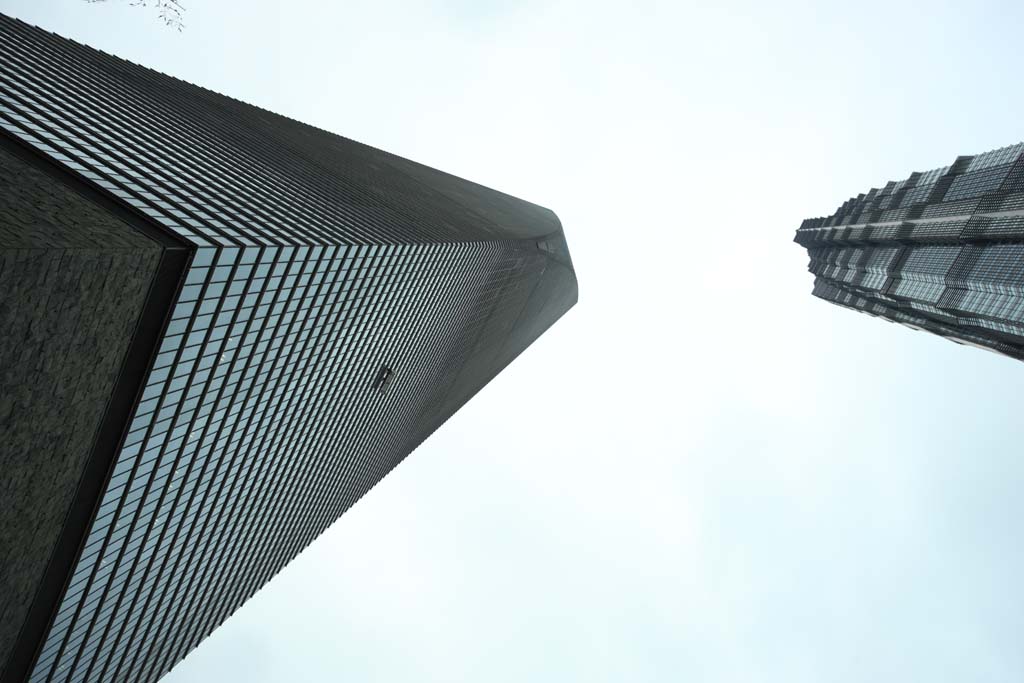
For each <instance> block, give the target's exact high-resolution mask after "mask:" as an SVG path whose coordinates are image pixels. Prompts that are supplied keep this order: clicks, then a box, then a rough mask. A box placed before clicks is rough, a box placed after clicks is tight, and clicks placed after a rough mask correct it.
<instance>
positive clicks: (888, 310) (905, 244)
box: [796, 143, 1024, 359]
mask: <svg viewBox="0 0 1024 683" xmlns="http://www.w3.org/2000/svg"><path fill="white" fill-rule="evenodd" d="M796 242H798V243H799V244H801V245H802V246H804V247H806V248H807V252H808V254H810V257H811V262H810V266H809V269H810V271H811V272H812V273H814V275H815V279H814V295H815V296H817V297H821V298H822V299H825V300H826V301H831V302H832V303H835V304H838V305H840V306H845V307H847V308H852V309H854V310H858V311H863V312H865V313H870V314H872V315H876V316H879V317H882V318H886V319H888V320H892V321H895V322H899V323H903V324H905V325H908V326H909V327H913V328H915V329H922V330H928V331H929V332H933V333H935V334H939V335H942V336H943V337H947V338H948V339H951V340H953V341H956V342H959V343H962V344H970V345H974V346H981V347H984V348H987V349H991V350H993V351H996V352H999V353H1002V354H1005V355H1007V356H1012V357H1013V358H1018V359H1024V143H1022V144H1018V145H1013V146H1011V147H1003V148H1002V149H997V150H994V151H991V152H986V153H984V154H979V155H977V156H967V157H957V159H956V160H955V161H954V162H953V163H952V164H950V165H949V166H945V167H943V168H936V169H933V170H931V171H925V172H924V173H912V174H910V177H909V178H907V179H905V180H900V181H898V182H897V181H892V182H889V183H888V184H886V185H885V187H883V188H881V189H878V188H874V189H872V190H870V191H869V192H868V193H867V194H860V195H857V196H856V197H854V198H852V199H850V200H849V201H847V202H846V203H845V204H843V205H842V206H840V207H839V209H838V210H837V211H836V212H835V213H834V214H832V215H831V216H828V217H827V218H812V219H808V220H805V221H804V222H803V224H802V225H801V226H800V228H799V229H798V230H797V232H796Z"/></svg>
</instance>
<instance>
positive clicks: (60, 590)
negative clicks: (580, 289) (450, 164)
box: [0, 16, 577, 683]
mask: <svg viewBox="0 0 1024 683" xmlns="http://www.w3.org/2000/svg"><path fill="white" fill-rule="evenodd" d="M0 143H2V144H0V162H2V163H0V173H2V179H3V182H4V193H3V204H0V212H2V213H0V221H2V223H0V287H3V300H2V301H0V325H2V326H3V327H2V334H3V336H2V337H0V362H2V363H3V365H2V368H0V369H2V375H0V382H2V383H3V384H2V386H0V444H3V445H2V448H3V452H2V456H0V457H2V462H0V465H2V466H3V467H4V471H5V477H4V479H3V482H2V486H3V487H4V489H3V490H0V494H3V495H4V496H5V500H7V501H13V504H12V505H10V506H7V507H6V508H5V509H4V510H3V511H2V512H0V553H2V554H3V556H2V557H0V590H2V591H3V597H2V600H3V602H2V604H0V614H2V616H3V621H4V624H3V626H2V627H0V657H2V660H0V663H2V666H4V669H3V676H4V680H30V681H32V682H33V683H35V682H39V683H42V682H43V681H93V680H102V681H107V680H110V681H121V680H155V679H157V678H159V677H160V676H161V675H163V674H164V673H165V672H167V671H168V670H169V669H170V668H171V667H172V666H173V665H174V664H175V663H177V662H178V661H180V660H181V659H182V658H183V657H184V656H185V655H186V654H187V653H188V652H189V651H190V650H191V649H192V648H194V647H195V646H196V645H197V644H198V643H199V642H200V641H201V640H202V639H203V638H204V637H205V636H206V635H208V634H209V633H210V632H211V631H212V630H213V629H214V628H215V627H216V626H217V625H218V624H220V623H221V622H223V621H224V620H225V619H226V618H227V617H228V616H229V615H230V614H231V613H232V612H233V611H234V610H236V609H237V608H238V607H239V606H240V605H241V604H242V603H243V602H245V600H246V599H248V598H249V597H250V596H251V595H252V594H253V593H254V592H255V591H256V590H258V589H259V588H260V587H261V586H262V585H263V584H265V583H266V582H267V581H268V580H269V579H270V578H271V577H273V576H274V574H276V573H277V572H278V571H279V570H280V569H281V568H282V567H283V566H284V565H285V564H286V563H287V562H288V561H290V560H291V559H292V558H293V557H295V555H296V554H297V553H298V552H300V551H301V550H302V549H303V548H304V547H305V546H306V545H308V544H309V543H310V542H311V541H312V540H313V539H314V538H316V537H317V536H318V535H319V534H320V533H321V532H322V531H324V529H326V528H327V526H328V525H330V524H331V523H332V522H334V521H335V520H336V519H337V518H338V517H339V516H340V515H341V514H342V513H343V512H344V511H345V510H346V509H347V508H349V507H350V506H351V505H352V504H353V503H354V502H355V501H356V500H358V499H359V498H360V497H361V496H362V495H363V494H365V493H366V492H367V491H368V490H369V489H370V488H371V487H372V486H373V485H374V484H376V483H377V482H378V481H379V480H380V479H381V478H382V477H383V476H384V475H385V474H386V473H387V472H388V471H390V470H391V469H392V468H393V467H395V466H396V465H397V464H398V463H399V462H400V461H401V460H402V459H403V458H404V457H405V456H406V455H408V454H409V453H410V452H411V451H412V450H413V449H415V448H416V447H417V445H419V444H420V443H421V442H422V441H423V440H424V439H425V438H426V437H427V436H429V435H430V434H431V433H432V432H433V431H434V430H435V429H437V428H438V427H439V426H440V425H441V424H442V423H443V422H444V421H445V420H447V419H448V418H449V417H451V415H452V414H453V413H454V412H455V411H456V410H458V409H459V407H461V406H462V405H463V404H464V403H465V402H466V401H467V400H469V398H471V397H472V396H473V395H474V394H475V393H476V392H477V391H479V390H480V389H481V388H482V387H483V386H484V385H485V384H486V383H487V382H488V381H490V380H491V379H492V378H493V377H494V376H495V375H496V374H497V373H498V372H500V371H501V370H502V369H503V368H504V367H505V366H506V365H507V364H508V363H509V362H511V361H512V360H513V359H514V358H515V357H516V356H517V355H518V354H519V353H521V352H522V351H523V350H524V349H525V348H526V347H527V346H529V345H530V344H531V343H532V342H533V341H534V340H535V339H536V338H537V337H538V336H539V335H540V334H542V333H543V332H544V330H546V329H547V328H548V327H549V326H551V325H552V324H553V323H554V322H555V321H556V320H557V319H558V318H559V317H560V316H561V315H562V314H564V313H565V311H567V310H568V309H569V308H570V307H571V306H572V305H573V304H574V303H575V302H576V299H577V283H576V276H575V272H574V270H573V266H572V261H571V259H570V256H569V251H568V248H567V246H566V242H565V238H564V234H563V231H562V228H561V225H560V223H559V221H558V219H557V217H556V216H555V215H554V214H553V213H552V212H551V211H549V210H547V209H545V208H542V207H539V206H536V205H534V204H530V203H528V202H525V201H522V200H520V199H516V198H514V197H511V196H508V195H505V194H502V193H500V192H497V191H494V190H491V189H488V188H485V187H482V186H480V185H477V184H475V183H472V182H469V181H466V180H462V179H460V178H456V177H454V176H451V175H448V174H446V173H443V172H441V171H437V170H434V169H431V168H428V167H426V166H423V165H420V164H417V163H414V162H411V161H408V160H406V159H403V158H400V157H397V156H395V155H391V154H388V153H385V152H382V151H380V150H377V149H374V148H372V147H369V146H366V145H362V144H359V143H356V142H354V141H351V140H348V139H345V138H342V137H340V136H337V135H334V134H331V133H328V132H325V131H322V130H319V129H316V128H313V127H311V126H307V125H304V124H301V123H298V122H296V121H293V120H291V119H288V118H286V117H283V116H279V115H277V114H274V113H271V112H268V111H265V110H262V109H259V108H257V107H253V106H250V105H247V104H244V103H242V102H238V101H236V100H233V99H231V98H228V97H225V96H222V95H219V94H216V93H213V92H210V91H208V90H204V89H202V88H199V87H196V86H193V85H190V84H187V83H184V82H181V81H178V80H176V79H173V78H170V77H168V76H165V75H163V74H159V73H156V72H154V71H151V70H148V69H145V68H143V67H140V66H137V65H135V64H132V63H129V62H126V61H123V60H120V59H117V58H115V57H112V56H109V55H106V54H104V53H101V52H99V51H97V50H93V49H91V48H88V47H85V46H82V45H79V44H77V43H74V42H72V41H69V40H66V39H64V38H60V37H58V36H55V35H53V34H51V33H47V32H45V31H43V30H40V29H38V28H35V27H31V26H28V25H26V24H24V23H22V22H19V21H17V20H14V19H11V18H8V17H2V16H0Z"/></svg>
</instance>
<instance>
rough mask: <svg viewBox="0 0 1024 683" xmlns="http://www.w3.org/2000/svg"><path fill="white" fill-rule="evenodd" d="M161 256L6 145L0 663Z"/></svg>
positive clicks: (0, 213) (0, 356)
mask: <svg viewBox="0 0 1024 683" xmlns="http://www.w3.org/2000/svg"><path fill="white" fill-rule="evenodd" d="M161 253H162V247H161V246H160V245H159V244H157V243H156V242H155V241H153V240H151V239H149V238H148V237H146V236H144V235H142V234H141V233H140V232H139V231H138V230H136V229H135V228H133V227H132V226H131V225H129V224H128V223H126V222H125V221H124V220H122V219H121V218H120V217H118V216H115V215H113V214H112V213H110V212H109V211H107V210H105V209H104V208H103V207H101V206H99V205H97V204H96V203H94V202H93V201H92V200H90V199H88V198H86V197H85V196H83V195H81V194H79V193H77V192H76V191H74V190H73V189H71V188H70V187H69V186H67V185H66V184H65V183H64V182H62V181H61V180H58V179H57V178H56V177H54V176H51V175H50V174H48V173H46V172H44V171H42V170H39V169H38V168H36V167H35V166H34V165H33V164H31V163H29V162H27V161H25V160H24V159H22V158H20V157H19V156H17V155H14V154H12V153H11V152H9V151H7V150H5V149H3V148H0V666H2V663H3V662H5V661H7V658H8V656H9V654H10V651H11V648H12V647H13V645H14V641H15V639H16V638H17V635H18V631H19V630H20V628H21V625H22V623H23V621H24V619H25V615H26V614H27V612H28V610H29V608H30V606H31V603H32V599H33V597H34V595H35V592H36V589H37V586H38V583H39V579H40V577H41V576H42V574H43V571H44V570H45V568H46V565H47V562H48V560H49V558H50V554H51V552H52V550H53V548H54V545H55V543H56V542H57V539H58V537H59V535H60V532H61V529H62V527H63V524H64V519H65V516H66V515H67V512H68V509H69V507H70V505H71V501H72V499H73V497H74V494H75V491H76V488H77V486H78V483H79V480H80V478H81V474H82V471H83V468H84V467H85V464H86V463H87V461H88V459H89V457H90V454H91V452H92V448H93V444H94V442H95V439H96V434H97V430H98V428H99V426H100V423H101V420H102V419H103V415H104V411H105V409H106V406H107V402H108V401H109V399H110V396H111V392H112V390H113V387H114V384H115V382H116V380H117V377H118V374H119V372H120V369H121V365H122V363H123V361H124V358H125V354H126V352H127V350H128V347H129V344H130V342H131V339H132V335H133V333H134V331H135V328H136V325H137V324H138V320H139V316H140V313H141V312H142V309H143V305H144V303H145V301H146V295H147V292H148V291H149V288H150V284H151V282H152V280H153V277H154V275H155V273H156V269H157V267H158V265H159V263H160V257H161Z"/></svg>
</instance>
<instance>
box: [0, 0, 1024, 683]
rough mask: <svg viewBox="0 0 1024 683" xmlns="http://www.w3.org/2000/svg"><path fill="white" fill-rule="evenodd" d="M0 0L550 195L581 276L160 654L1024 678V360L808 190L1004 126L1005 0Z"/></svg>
mask: <svg viewBox="0 0 1024 683" xmlns="http://www.w3.org/2000/svg"><path fill="white" fill-rule="evenodd" d="M184 1H185V4H186V8H187V11H186V14H185V22H186V26H185V30H184V31H183V32H181V33H177V32H174V31H172V30H168V29H166V28H164V27H163V26H162V25H161V24H160V22H159V20H158V19H157V17H156V16H155V13H154V12H153V11H152V9H144V8H138V7H129V6H128V3H127V2H119V1H118V0H110V1H109V2H106V3H99V4H87V3H85V2H84V1H83V0H22V1H15V0H0V9H2V11H4V12H5V13H8V14H13V15H15V16H18V17H20V18H22V19H25V20H26V21H29V22H31V23H34V24H38V25H40V26H43V27H45V28H47V29H50V30H52V31H55V32H57V33H60V34H62V35H65V36H68V37H71V38H74V39H75V40H78V41H80V42H84V43H87V44H89V45H92V46H95V47H98V48H100V49H102V50H104V51H107V52H111V53H113V54H116V55H118V56H121V57H125V58H127V59H130V60H132V61H134V62H138V63H141V64H145V65H147V66H151V67H154V68H156V69H158V70H160V71H163V72H165V73H168V74H171V75H174V76H177V77H180V78H183V79H185V80H188V81H191V82H193V83H197V84H199V85H202V86H205V87H207V88H211V89H213V90H216V91H219V92H222V93H225V94H228V95H231V96H234V97H237V98H239V99H242V100H245V101H248V102H252V103H254V104H257V105H260V106H263V107H266V108H268V109H272V110H274V111H278V112H281V113H283V114H286V115H288V116H291V117H294V118H296V119H299V120H301V121H305V122H308V123H311V124H314V125H317V126H319V127H322V128H326V129H328V130H331V131H334V132H337V133H340V134H342V135H345V136H348V137H351V138H354V139H357V140H360V141H362V142H366V143H370V144H372V145H375V146H378V147H381V148H383V149H386V150H388V151H391V152H395V153H397V154H401V155H403V156H406V157H410V158H413V159H416V160H417V161H421V162H424V163H427V164H429V165H431V166H436V167H439V168H442V169H445V170H447V171H451V172H453V173H455V174H458V175H461V176H464V177H467V178H471V179H473V180H476V181H479V182H482V183H484V184H487V185H490V186H492V187H495V188H498V189H501V190H504V191H506V192H509V193H511V194H515V195H517V196H521V197H523V198H526V199H529V200H531V201H534V202H537V203H539V204H543V205H545V206H548V207H550V208H552V209H553V210H554V211H556V212H557V213H558V215H559V216H560V218H561V220H562V223H563V225H564V226H565V231H566V235H567V237H568V240H569V245H570V248H571V250H572V253H573V259H574V262H575V265H576V269H577V274H578V276H579V282H580V303H579V304H578V306H577V307H576V308H574V309H573V310H571V311H570V312H569V313H568V314H567V315H566V316H565V317H564V318H563V319H562V320H561V321H560V322H558V323H557V324H556V325H555V326H554V327H553V328H552V329H551V330H549V331H548V332H547V333H546V334H545V335H544V336H543V337H541V339H540V340H539V341H538V342H537V343H536V344H534V345H533V346H532V347H531V348H530V349H529V350H528V351H527V352H526V353H524V354H523V355H522V356H521V357H520V358H519V359H518V360H516V361H515V362H514V363H513V364H512V365H511V366H510V367H509V368H508V369H506V370H505V371H504V372H503V373H502V374H501V375H500V376H499V377H498V378H497V379H496V380H495V381H493V382H492V383H491V384H490V385H489V386H487V387H486V388H485V389H484V390H483V391H482V392H481V393H480V394H479V395H478V396H477V397H476V398H474V399H473V400H472V401H471V402H470V403H469V404H468V405H467V406H466V407H465V408H463V409H462V410H461V411H460V412H459V413H458V414H457V415H456V416H455V417H454V418H453V419H452V420H450V421H449V422H448V423H447V424H445V425H444V426H443V427H442V428H441V429H440V430H439V431H438V432H437V433H436V434H435V435H434V436H433V437H431V438H430V439H429V440H428V441H427V442H426V443H425V444H424V445H423V446H422V447H420V449H419V450H417V451H416V452H415V453H414V454H413V455H412V456H411V457H410V458H409V459H408V460H407V461H406V462H405V463H404V464H402V465H401V466H400V467H399V468H398V469H397V470H396V471H395V472H394V473H393V474H391V475H390V476H388V477H387V478H386V479H385V480H384V481H383V482H382V483H381V484H380V485H378V486H377V487H376V488H375V489H374V490H373V491H372V492H371V493H370V494H369V495H368V496H367V497H366V498H364V499H363V500H362V501H360V502H359V503H358V504H357V505H356V506H355V507H354V508H353V509H352V510H351V511H350V512H349V513H347V514H346V515H345V516H344V517H343V518H342V519H341V520H340V521H339V522H338V523H336V524H335V525H334V526H333V527H332V528H331V529H330V530H329V531H328V532H327V533H326V534H324V536H323V537H321V538H320V539H319V540H317V541H316V542H315V543H314V544H313V545H312V546H310V547H309V548H308V549H307V550H306V551H305V552H304V553H303V554H302V555H301V556H300V557H299V558H298V559H296V560H295V561H294V562H293V563H292V564H291V565H289V566H288V567H287V568H286V569H285V570H284V571H283V572H282V573H281V574H280V575H278V576H277V577H276V578H275V579H274V580H273V581H271V583H270V584H269V585H268V586H267V587H266V588H264V589H263V590H262V591H261V592H260V593H259V594H257V596H256V597H255V598H253V599H252V600H251V601H250V602H248V603H247V604H246V605H245V606H244V607H242V608H241V609H240V610H239V611H238V612H237V613H236V614H235V615H234V616H233V617H231V618H230V619H229V620H228V621H227V622H226V623H225V625H224V626H222V627H221V628H219V629H218V630H217V631H216V632H215V633H214V634H213V635H212V636H211V637H210V638H209V639H207V640H206V641H205V642H204V643H203V644H202V645H200V647H199V648H198V649H197V650H196V651H195V652H194V653H193V654H191V655H190V656H189V657H188V658H187V659H186V660H185V661H184V662H183V663H182V664H180V665H179V666H178V667H177V668H176V669H175V671H174V672H173V673H171V674H170V675H169V676H168V677H167V678H166V679H165V680H166V681H168V682H170V683H185V682H189V681H213V680H219V681H247V682H249V681H251V682H263V681H325V682H326V681H417V682H419V681H466V682H473V683H478V682H480V681H487V682H492V681H493V682H505V681H508V682H516V683H519V682H522V681H556V682H559V683H562V682H565V681H712V682H714V683H729V682H734V681H736V682H746V681H751V682H760V681H772V682H774V681H778V682H780V683H802V682H808V683H811V682H813V683H820V682H822V681H828V682H833V681H838V682H847V681H849V682H851V683H854V682H855V683H862V682H863V681H901V682H902V681H928V682H929V683H931V682H933V681H958V682H959V681H972V682H987V681H1020V680H1022V679H1024V648H1022V647H1021V633H1022V632H1024V589H1022V588H1021V581H1020V577H1021V576H1022V575H1024V545H1022V543H1021V535H1020V532H1019V528H1020V523H1021V520H1022V519H1024V496H1022V495H1021V493H1020V492H1021V489H1022V487H1024V460H1022V458H1021V444H1022V443H1024V421H1022V420H1021V409H1020V402H1019V396H1020V387H1021V382H1022V380H1024V364H1022V363H1020V362H1016V361H1012V360H1009V359H1006V358H1003V357H1000V356H997V355H995V354H992V353H989V352H986V351H982V350H978V349H972V348H967V347H961V346H958V345H956V344H953V343H951V342H949V341H945V340H942V339H940V338H937V337H932V336H930V335H927V334H925V333H922V332H912V331H910V330H908V329H906V328H903V327H900V326H897V325H893V324H890V323H886V322H884V321H881V320H877V319H872V318H870V317H868V316H865V315H858V314H856V313H852V312H849V311H846V310H843V309H840V308H838V307H835V306H833V305H830V304H827V303H824V302H822V301H819V300H817V299H814V298H812V297H811V295H810V290H811V281H812V277H811V276H810V274H808V273H807V272H806V262H807V257H806V253H805V252H804V251H803V250H802V249H801V248H799V247H798V246H797V245H795V244H794V243H792V241H791V240H792V237H793V231H794V230H795V229H796V227H797V226H798V225H799V224H800V221H801V220H802V219H803V218H806V217H809V216H817V215H823V214H828V213H831V212H832V211H833V210H834V209H835V208H836V207H837V206H838V205H839V204H840V203H842V202H843V201H844V200H846V199H847V198H848V197H850V196H851V195H854V194H856V193H858V192H864V191H867V190H868V189H869V188H871V187H877V186H881V185H882V184H884V183H885V182H886V181H888V180H893V179H901V178H904V177H906V176H907V175H909V173H910V172H911V171H914V170H926V169H929V168H933V167H937V166H943V165H946V164H948V163H950V162H951V161H952V160H953V159H954V158H955V157H956V156H957V155H959V154H972V153H979V152H983V151H986V150H989V149H992V148H995V147H1001V146H1004V145H1007V144H1010V143H1016V142H1019V141H1020V140H1022V139H1024V132H1022V130H1021V128H1022V127H1021V124H1020V117H1021V112H1022V111H1024V90H1022V89H1021V88H1020V87H1019V80H1020V59H1021V53H1020V50H1021V37H1020V35H1021V34H1020V27H1021V25H1022V23H1024V6H1022V5H1021V3H1019V2H1006V3H998V2H992V3H985V2H964V1H963V0H957V1H956V2H944V1H942V0H937V1H929V2H923V1H922V2H913V3H909V2H908V3H900V2H892V1H886V2H880V1H879V2H876V1H871V0H869V1H866V2H858V3H848V2H835V3H824V2H822V3H815V2H795V1H790V0H774V1H773V2H764V1H763V0H750V1H735V2H729V1H726V2H706V3H701V2H695V3H687V2H685V1H682V2H680V1H675V2H665V3H658V2H636V1H634V2H630V3H601V2H596V1H595V0H579V1H564V2H543V1H541V0H535V1H530V2H524V3H519V4H518V5H516V4H514V3H487V2H482V1H477V0H458V1H449V2H435V3H431V2H426V1H423V2H410V3H398V2H395V3H391V2H384V1H380V0H378V1H376V2H356V1H349V0H346V1H344V2H328V1H327V0H319V1H313V0H306V1H301V2H300V1H296V0H290V1H289V2H255V1H252V0H249V1H246V2H242V1H240V0H239V1H234V2H230V1H224V0H216V1H213V0H208V1H207V2H201V1H200V0H184Z"/></svg>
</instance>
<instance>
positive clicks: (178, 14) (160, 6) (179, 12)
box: [85, 0, 185, 31]
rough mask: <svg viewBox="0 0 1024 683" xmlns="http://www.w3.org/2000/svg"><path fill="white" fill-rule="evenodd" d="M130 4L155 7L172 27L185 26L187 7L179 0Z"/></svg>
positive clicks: (91, 0)
mask: <svg viewBox="0 0 1024 683" xmlns="http://www.w3.org/2000/svg"><path fill="white" fill-rule="evenodd" d="M85 1H86V2H88V3H90V4H91V3H97V2H107V0H85ZM128 4H129V5H132V6H134V7H153V8H155V9H156V10H157V14H158V16H159V17H160V19H161V20H162V21H163V22H164V24H166V25H167V26H170V27H171V28H175V29H177V30H179V31H180V30H181V29H183V28H185V22H184V21H183V19H182V17H183V16H184V14H185V7H184V5H182V4H181V3H180V2H179V1H178V0H129V1H128Z"/></svg>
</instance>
